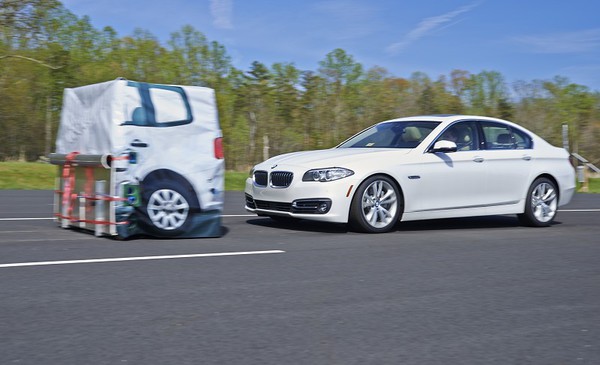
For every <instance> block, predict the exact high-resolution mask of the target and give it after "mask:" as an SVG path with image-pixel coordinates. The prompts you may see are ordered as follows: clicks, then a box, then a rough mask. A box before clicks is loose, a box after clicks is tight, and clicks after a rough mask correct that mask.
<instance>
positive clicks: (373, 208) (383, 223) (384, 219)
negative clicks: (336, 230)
mask: <svg viewBox="0 0 600 365" xmlns="http://www.w3.org/2000/svg"><path fill="white" fill-rule="evenodd" d="M403 205H404V204H403V198H402V194H401V192H400V188H398V186H397V185H396V183H395V182H394V181H393V180H392V179H390V178H389V177H387V176H381V175H376V176H372V177H370V178H368V179H367V180H365V181H364V182H363V183H362V184H360V186H359V187H358V189H357V190H356V193H355V194H354V198H353V199H352V205H351V207H350V216H349V221H350V225H351V227H352V228H354V229H356V230H358V231H361V232H368V233H384V232H389V231H391V230H392V228H394V226H395V225H396V223H397V222H398V218H399V217H400V215H401V214H402V210H403Z"/></svg>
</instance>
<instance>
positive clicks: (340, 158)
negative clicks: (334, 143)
mask: <svg viewBox="0 0 600 365" xmlns="http://www.w3.org/2000/svg"><path fill="white" fill-rule="evenodd" d="M410 151H412V150H411V149H397V148H393V149H391V148H331V149H327V150H316V151H302V152H292V153H286V154H284V155H279V156H275V157H272V158H270V159H268V160H266V161H264V162H262V163H260V164H258V165H256V168H258V169H273V168H275V167H277V168H284V167H286V166H288V167H302V168H322V167H351V166H352V165H354V164H355V163H356V162H359V161H361V160H363V159H366V158H368V159H372V160H376V159H378V158H379V157H381V158H382V159H383V158H385V155H389V154H390V153H393V154H394V155H395V156H398V155H399V154H401V155H405V154H407V153H409V152H410ZM378 155H381V156H378ZM275 165H277V166H275ZM274 166H275V167H274Z"/></svg>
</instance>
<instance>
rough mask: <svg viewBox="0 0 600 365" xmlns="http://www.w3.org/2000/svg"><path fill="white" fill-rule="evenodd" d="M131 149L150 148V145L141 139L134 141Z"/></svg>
mask: <svg viewBox="0 0 600 365" xmlns="http://www.w3.org/2000/svg"><path fill="white" fill-rule="evenodd" d="M131 147H148V143H146V142H142V141H140V140H139V139H134V140H133V141H132V142H131Z"/></svg>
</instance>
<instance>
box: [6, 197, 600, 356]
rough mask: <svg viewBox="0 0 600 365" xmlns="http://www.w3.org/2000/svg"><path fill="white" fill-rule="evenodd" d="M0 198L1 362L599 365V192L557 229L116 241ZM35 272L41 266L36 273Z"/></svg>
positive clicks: (258, 232) (297, 229)
mask: <svg viewBox="0 0 600 365" xmlns="http://www.w3.org/2000/svg"><path fill="white" fill-rule="evenodd" d="M51 204H52V193H51V192H48V191H0V364H44V365H48V364H60V365H68V364H77V365H81V364H144V365H147V364H227V365H229V364H244V365H246V364H261V365H262V364H310V365H314V364H344V365H345V364H502V365H504V364H600V195H577V196H576V197H575V199H574V200H573V202H572V203H571V204H569V205H568V206H566V207H563V208H562V210H561V211H560V212H559V214H558V216H557V222H556V224H555V225H553V226H552V227H549V228H526V227H521V226H519V225H518V222H517V219H516V217H513V216H494V217H486V218H469V219H450V220H435V221H425V222H417V223H404V224H400V225H399V226H398V229H397V230H396V231H394V232H391V233H388V234H381V235H369V234H359V233H354V232H349V231H347V230H346V228H345V226H343V225H328V224H320V223H310V222H300V223H297V224H294V225H286V226H282V225H278V224H276V223H275V222H273V221H271V220H270V219H268V218H259V217H256V216H253V215H250V214H248V213H246V212H245V211H244V209H243V194H242V193H240V192H234V193H227V195H226V209H225V211H224V217H223V227H224V232H225V234H224V236H223V237H221V238H211V239H180V240H169V239H147V238H143V239H133V240H127V241H117V240H113V239H109V238H97V237H94V236H93V235H90V234H86V233H82V232H78V231H73V230H65V229H61V228H59V227H57V226H56V224H55V223H54V222H53V221H52V220H51V219H49V217H50V216H51V208H52V207H51ZM44 263H45V264H44Z"/></svg>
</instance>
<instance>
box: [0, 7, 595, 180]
mask: <svg viewBox="0 0 600 365" xmlns="http://www.w3.org/2000/svg"><path fill="white" fill-rule="evenodd" d="M117 77H125V78H127V79H129V80H135V81H144V82H152V83H166V84H179V85H198V86H207V87H211V88H213V89H215V91H216V95H217V103H218V108H219V117H220V122H221V127H222V129H223V135H224V147H225V158H226V164H227V168H228V169H230V170H240V171H242V170H246V169H248V168H249V166H251V165H253V164H254V163H256V162H258V161H260V160H263V159H264V158H265V157H268V156H273V155H276V154H280V153H285V152H290V151H297V150H305V149H320V148H329V147H332V146H335V145H336V144H337V143H339V142H341V141H342V140H343V139H345V138H347V137H349V136H351V135H352V134H354V133H356V132H358V131H360V130H361V129H363V128H365V127H367V126H369V125H372V124H374V123H376V122H379V121H383V120H387V119H391V118H396V117H403V116H410V115H419V114H447V113H460V114H476V115H487V116H493V117H499V118H503V119H508V120H512V121H515V122H517V123H519V124H521V125H523V126H525V127H526V128H529V129H531V130H532V131H534V132H535V133H537V134H539V135H540V136H542V137H543V138H545V139H546V140H548V141H549V142H551V143H552V144H555V145H559V146H560V145H562V141H563V136H562V125H563V124H568V126H569V136H568V137H569V142H570V149H571V150H572V151H575V152H578V153H579V154H581V155H583V156H585V157H587V158H588V159H589V160H591V161H592V162H594V163H596V164H599V162H600V147H599V146H598V143H597V141H598V140H599V138H600V93H598V92H597V91H593V90H590V88H588V87H586V86H584V85H578V84H574V83H571V82H570V81H569V80H568V79H567V78H564V77H561V76H556V77H554V78H553V79H551V80H533V81H517V82H512V83H508V82H507V81H506V80H505V79H504V77H503V75H502V74H500V73H499V72H496V71H487V70H486V71H480V72H478V73H471V72H469V71H466V70H454V71H452V72H451V73H450V74H449V75H440V76H437V78H431V77H430V76H429V75H427V74H425V73H423V72H414V73H412V74H411V75H409V76H407V77H398V76H394V75H392V74H390V73H389V72H388V71H387V70H386V69H384V68H381V67H372V68H369V69H365V68H364V67H363V66H362V65H361V64H360V63H359V62H357V61H356V60H355V59H354V57H353V56H352V55H350V54H348V53H347V52H346V51H344V50H343V49H334V50H332V51H331V52H329V53H328V54H326V55H324V57H323V59H322V60H321V61H320V62H319V67H318V69H317V70H300V69H298V68H297V67H296V66H295V65H294V63H293V62H281V63H274V64H272V65H265V64H264V63H262V62H260V61H254V62H252V64H250V65H248V68H247V69H245V70H241V69H238V68H236V67H234V66H233V65H232V60H231V57H230V56H229V55H228V54H227V50H226V48H225V47H224V46H223V45H222V44H220V43H219V42H216V41H211V40H208V39H207V38H206V36H204V34H202V33H201V32H200V31H198V30H196V29H195V28H194V27H192V26H190V25H185V26H183V27H182V28H181V29H180V30H179V31H177V32H174V33H172V34H171V36H170V38H169V40H168V41H167V42H166V44H163V43H161V42H160V41H159V40H158V39H157V38H156V37H155V36H154V35H153V34H152V33H150V32H149V31H147V30H143V29H136V30H135V31H134V32H133V34H132V35H128V36H123V37H121V36H119V35H118V34H117V33H116V31H115V30H114V29H113V28H111V27H104V28H103V29H101V30H99V29H95V28H94V27H93V26H92V25H91V22H90V19H89V18H88V17H85V16H84V17H77V16H75V15H74V14H73V13H71V12H70V11H69V10H68V9H66V8H65V7H64V6H63V5H62V4H61V3H60V1H57V0H0V126H1V128H2V131H1V133H0V161H5V160H27V161H34V160H37V159H39V158H40V156H46V155H47V154H48V153H50V152H52V151H53V150H54V140H55V137H56V132H57V129H58V124H59V120H60V111H61V104H62V95H63V89H64V88H67V87H77V86H82V85H87V84H93V83H97V82H104V81H108V80H113V79H115V78H117Z"/></svg>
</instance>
